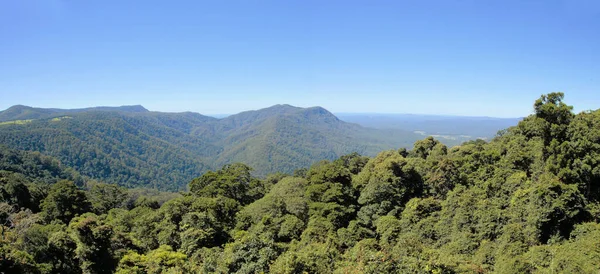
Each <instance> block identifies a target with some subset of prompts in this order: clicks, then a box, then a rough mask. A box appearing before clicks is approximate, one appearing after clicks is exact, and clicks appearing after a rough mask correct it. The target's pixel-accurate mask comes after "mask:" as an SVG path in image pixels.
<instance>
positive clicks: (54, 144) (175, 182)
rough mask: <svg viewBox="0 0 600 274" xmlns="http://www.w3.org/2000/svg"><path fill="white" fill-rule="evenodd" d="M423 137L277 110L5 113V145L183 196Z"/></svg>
mask: <svg viewBox="0 0 600 274" xmlns="http://www.w3.org/2000/svg"><path fill="white" fill-rule="evenodd" d="M420 138H422V136H420V135H417V134H415V133H412V132H408V131H404V130H377V129H371V128H365V127H361V126H359V125H356V124H351V123H346V122H343V121H340V120H339V119H338V118H337V117H335V116H334V115H333V114H331V113H330V112H329V111H327V110H325V109H323V108H320V107H312V108H298V107H293V106H289V105H275V106H272V107H269V108H265V109H261V110H257V111H247V112H242V113H239V114H236V115H232V116H229V117H226V118H223V119H216V118H212V117H208V116H203V115H200V114H198V113H191V112H185V113H162V112H150V111H148V110H146V109H144V108H143V107H141V106H124V107H116V108H109V107H97V108H88V109H73V110H60V109H43V108H31V107H25V106H14V107H11V108H9V109H7V110H5V111H2V112H0V144H4V145H6V146H8V147H10V148H13V149H19V150H27V151H39V152H41V153H44V154H46V155H49V156H53V157H56V158H57V159H58V160H59V161H60V162H62V163H63V164H65V165H67V166H70V167H72V168H73V169H75V170H77V171H78V172H79V173H81V174H82V175H85V176H87V177H90V178H93V179H97V180H101V181H104V182H107V183H114V184H119V185H121V186H125V187H146V188H154V189H159V190H169V191H177V190H184V189H185V187H186V185H187V183H188V182H189V181H190V180H192V179H193V178H195V177H198V176H200V175H201V174H203V173H204V172H206V171H208V170H214V169H218V168H220V167H221V166H223V165H225V164H232V163H236V162H241V163H246V164H248V165H249V166H251V167H252V173H253V175H256V176H261V177H264V176H266V175H267V174H270V173H276V172H285V173H292V172H293V171H294V170H296V169H298V168H303V167H309V166H310V165H311V164H313V163H314V162H315V161H318V160H320V159H328V160H334V159H336V158H339V157H340V156H342V155H345V154H348V153H351V152H358V153H361V154H364V155H371V156H372V155H375V154H377V153H378V152H379V151H381V150H384V149H390V148H397V147H409V146H410V145H412V143H414V141H416V140H418V139H420Z"/></svg>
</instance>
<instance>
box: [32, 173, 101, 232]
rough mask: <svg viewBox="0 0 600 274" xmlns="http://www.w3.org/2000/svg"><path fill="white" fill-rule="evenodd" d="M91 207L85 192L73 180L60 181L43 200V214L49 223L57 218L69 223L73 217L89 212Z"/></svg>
mask: <svg viewBox="0 0 600 274" xmlns="http://www.w3.org/2000/svg"><path fill="white" fill-rule="evenodd" d="M90 207H91V205H90V203H89V202H88V200H87V198H86V196H85V192H83V191H81V190H79V189H77V187H76V186H75V184H74V183H73V182H71V181H60V182H58V183H56V184H54V185H53V186H52V188H51V189H50V192H49V193H48V196H47V197H46V199H44V201H43V202H42V216H43V218H44V219H45V220H46V222H48V223H49V222H51V221H52V220H54V219H57V220H60V221H61V222H63V223H64V224H68V223H69V221H71V219H72V218H73V217H75V216H78V215H80V214H83V213H85V212H88V211H89V210H90Z"/></svg>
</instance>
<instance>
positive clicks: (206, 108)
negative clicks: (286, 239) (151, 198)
mask: <svg viewBox="0 0 600 274" xmlns="http://www.w3.org/2000/svg"><path fill="white" fill-rule="evenodd" d="M552 91H563V92H565V94H566V98H565V101H566V102H567V103H568V104H571V105H574V106H575V109H576V111H580V110H588V109H597V108H600V1H597V0H568V1H567V0H565V1H552V0H539V1H534V0H531V1H530V0H525V1H523V0H519V1H506V0H503V1H491V0H490V1H481V0H475V1H450V0H445V1H400V0H393V1H376V0H369V1H367V0H364V1H351V0H342V1H336V0H315V1H310V0H309V1H306V0H303V1H292V0H290V1H286V0H284V1H281V0H277V1H261V0H243V1H228V0H223V1H220V0H214V1H213V0H195V1H165V0H161V1H149V0H144V1H133V0H127V1H122V0H118V1H114V0H102V1H94V0H89V1H87V0H86V1H76V0H0V109H5V108H8V107H9V106H11V105H15V104H24V105H29V106H36V107H57V108H79V107H90V106H99V105H108V106H117V105H130V104H142V105H144V106H145V107H146V108H148V109H150V110H156V111H194V112H200V113H203V114H216V113H237V112H240V111H243V110H249V109H258V108H263V107H268V106H270V105H274V104H279V103H286V104H291V105H296V106H302V107H307V106H317V105H318V106H322V107H325V108H327V109H329V110H330V111H332V112H380V113H421V114H451V115H477V116H498V117H517V116H525V115H528V114H530V113H531V112H532V104H533V101H534V100H535V99H537V98H538V97H539V95H541V94H542V93H548V92H552Z"/></svg>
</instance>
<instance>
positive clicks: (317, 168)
mask: <svg viewBox="0 0 600 274" xmlns="http://www.w3.org/2000/svg"><path fill="white" fill-rule="evenodd" d="M284 108H285V107H284ZM534 109H535V114H534V115H532V116H530V117H527V118H525V119H524V120H523V121H522V122H521V123H519V125H518V126H515V127H512V128H509V129H507V130H505V131H504V132H502V133H501V134H498V136H497V137H496V138H494V140H492V141H490V142H486V141H483V140H476V141H470V142H466V143H463V144H462V145H460V146H457V147H453V148H447V147H446V146H445V145H443V144H441V143H440V142H439V141H437V140H435V139H434V138H426V139H424V140H421V141H418V142H416V143H415V145H414V149H412V150H410V151H409V150H402V149H400V150H388V151H383V152H380V153H379V154H378V155H376V156H375V157H373V158H368V157H363V156H360V155H359V154H356V153H353V154H348V155H344V156H341V157H340V158H338V159H335V160H333V161H327V160H325V161H320V162H317V163H315V164H313V165H312V166H311V167H310V168H309V169H304V170H298V172H295V173H294V175H295V176H289V175H285V174H282V173H278V174H273V175H270V176H267V177H266V178H265V179H259V178H257V177H255V176H254V175H253V174H252V173H251V169H250V167H249V166H247V165H245V164H228V165H224V166H223V167H222V168H221V169H220V170H216V171H209V172H207V173H205V174H204V175H202V176H200V177H198V178H196V179H193V180H191V182H190V183H189V186H188V187H189V192H182V193H180V194H166V193H159V192H156V191H154V192H153V191H150V190H143V189H134V190H125V189H123V188H120V187H118V186H117V185H114V184H104V183H98V182H92V181H88V182H86V183H85V184H82V186H83V185H85V186H87V188H82V189H80V188H78V187H77V186H76V184H74V183H73V182H71V181H66V180H63V181H59V182H57V183H54V184H52V185H48V184H47V182H50V183H53V181H56V180H57V178H61V177H60V176H61V175H60V174H62V173H61V171H60V170H61V169H60V168H59V169H58V170H57V171H58V172H56V173H52V172H50V171H49V172H50V174H52V175H48V173H46V172H45V171H44V170H45V169H44V168H41V169H39V171H40V172H39V173H38V174H40V179H39V180H38V179H37V177H36V176H35V173H32V172H30V170H35V169H31V167H27V165H31V163H32V162H36V161H35V160H34V161H31V162H30V161H25V162H24V161H22V159H24V158H27V156H26V155H28V153H25V152H18V151H11V152H10V153H7V154H12V155H14V157H13V158H14V159H12V160H7V159H6V158H5V160H4V161H5V162H6V163H23V165H24V166H23V167H19V164H17V165H13V164H10V165H5V166H7V167H10V168H11V169H10V170H4V171H3V170H0V175H1V177H0V183H1V185H0V195H1V196H0V197H1V198H2V201H1V202H0V222H1V223H0V225H1V226H0V228H1V229H2V231H1V232H2V234H1V236H2V238H1V240H0V271H5V272H10V273H113V272H117V273H264V272H272V273H598V272H599V271H600V266H599V265H598V260H599V258H600V244H599V243H600V225H599V224H598V221H599V220H600V198H599V197H598V195H599V194H600V185H599V182H598V179H599V178H600V172H598V169H599V168H600V167H599V163H600V147H599V146H598V144H599V141H600V131H599V129H600V111H590V112H584V113H581V114H577V115H574V114H572V113H571V108H570V107H569V106H566V105H565V104H564V103H562V94H560V93H555V94H549V95H546V96H542V98H540V100H538V101H536V103H535V105H534ZM289 111H291V110H289ZM263 114H264V113H260V112H256V113H247V114H246V115H248V117H250V118H249V120H245V119H241V118H240V117H237V118H236V117H234V118H232V120H229V122H228V123H231V124H228V125H229V126H231V127H234V126H235V125H248V124H249V123H250V120H252V119H257V118H260V119H267V118H265V117H267V116H268V115H266V116H262V115H263ZM317 114H319V110H318V109H313V110H312V111H311V112H307V113H304V114H303V115H307V116H311V115H317ZM323 122H325V123H334V122H335V120H333V119H332V118H331V117H330V118H327V119H324V120H323ZM170 123H175V121H170ZM33 159H40V158H39V157H37V158H36V157H34V158H33ZM11 161H12V162H11ZM26 162H27V163H29V164H25V163H26ZM50 162H52V161H50ZM46 167H47V168H49V169H51V170H52V165H49V166H48V165H46ZM44 174H45V175H44ZM84 179H86V180H87V178H84ZM40 208H41V212H39V213H38V212H37V210H36V209H40Z"/></svg>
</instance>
